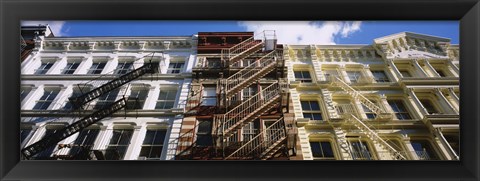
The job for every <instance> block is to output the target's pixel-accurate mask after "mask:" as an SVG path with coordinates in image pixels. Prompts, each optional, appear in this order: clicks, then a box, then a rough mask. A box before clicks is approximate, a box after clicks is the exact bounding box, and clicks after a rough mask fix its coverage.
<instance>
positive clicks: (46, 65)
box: [35, 62, 54, 75]
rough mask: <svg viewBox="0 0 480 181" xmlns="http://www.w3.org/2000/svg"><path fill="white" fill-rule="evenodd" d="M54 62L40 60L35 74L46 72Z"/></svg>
mask: <svg viewBox="0 0 480 181" xmlns="http://www.w3.org/2000/svg"><path fill="white" fill-rule="evenodd" d="M53 63H54V62H42V64H41V65H40V67H38V69H37V70H36V71H35V74H39V75H40V74H46V73H47V72H48V70H50V68H52V66H53Z"/></svg>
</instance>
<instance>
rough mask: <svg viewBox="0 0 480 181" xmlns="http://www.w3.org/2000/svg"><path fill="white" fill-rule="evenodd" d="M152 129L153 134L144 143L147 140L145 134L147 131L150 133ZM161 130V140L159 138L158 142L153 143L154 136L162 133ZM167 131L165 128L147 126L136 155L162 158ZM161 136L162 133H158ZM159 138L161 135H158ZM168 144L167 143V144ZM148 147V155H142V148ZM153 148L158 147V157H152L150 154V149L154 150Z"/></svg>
mask: <svg viewBox="0 0 480 181" xmlns="http://www.w3.org/2000/svg"><path fill="white" fill-rule="evenodd" d="M152 131H154V135H153V139H152V141H151V142H150V143H145V141H147V140H146V139H147V136H148V134H149V132H150V133H151V132H152ZM162 132H163V140H160V143H158V144H157V143H155V141H156V140H155V138H157V136H158V134H159V133H162ZM167 132H168V130H166V129H158V128H157V129H152V128H147V131H146V132H145V138H144V139H143V141H142V145H141V146H140V153H139V155H138V157H145V158H146V159H147V160H158V159H161V158H162V155H163V148H164V146H165V142H166V139H167ZM160 136H162V135H160ZM160 138H161V137H160ZM167 145H168V144H167ZM147 147H148V149H149V153H148V155H142V152H143V150H144V149H147ZM154 148H157V149H158V148H160V149H159V150H160V153H159V154H158V157H153V156H152V151H153V150H155V149H154Z"/></svg>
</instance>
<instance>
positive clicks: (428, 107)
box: [420, 99, 439, 114]
mask: <svg viewBox="0 0 480 181" xmlns="http://www.w3.org/2000/svg"><path fill="white" fill-rule="evenodd" d="M420 103H422V105H423V107H424V108H425V109H426V110H427V112H428V114H436V113H439V112H438V110H437V109H436V108H435V106H433V104H432V101H430V100H428V99H420Z"/></svg>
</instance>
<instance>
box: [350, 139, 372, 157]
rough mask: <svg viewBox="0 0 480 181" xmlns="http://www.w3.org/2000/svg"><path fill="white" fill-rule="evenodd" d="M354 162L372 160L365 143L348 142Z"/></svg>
mask: <svg viewBox="0 0 480 181" xmlns="http://www.w3.org/2000/svg"><path fill="white" fill-rule="evenodd" d="M349 142H350V148H351V150H352V158H353V159H354V160H373V156H372V154H371V153H370V149H369V148H368V144H367V142H365V141H349Z"/></svg>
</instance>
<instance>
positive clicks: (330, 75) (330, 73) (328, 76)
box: [323, 70, 338, 81]
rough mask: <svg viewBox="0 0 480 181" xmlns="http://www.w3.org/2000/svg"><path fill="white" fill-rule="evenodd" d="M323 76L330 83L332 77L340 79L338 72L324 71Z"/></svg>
mask: <svg viewBox="0 0 480 181" xmlns="http://www.w3.org/2000/svg"><path fill="white" fill-rule="evenodd" d="M323 75H324V76H325V80H327V81H330V79H331V77H338V73H337V71H336V70H325V71H323Z"/></svg>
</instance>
